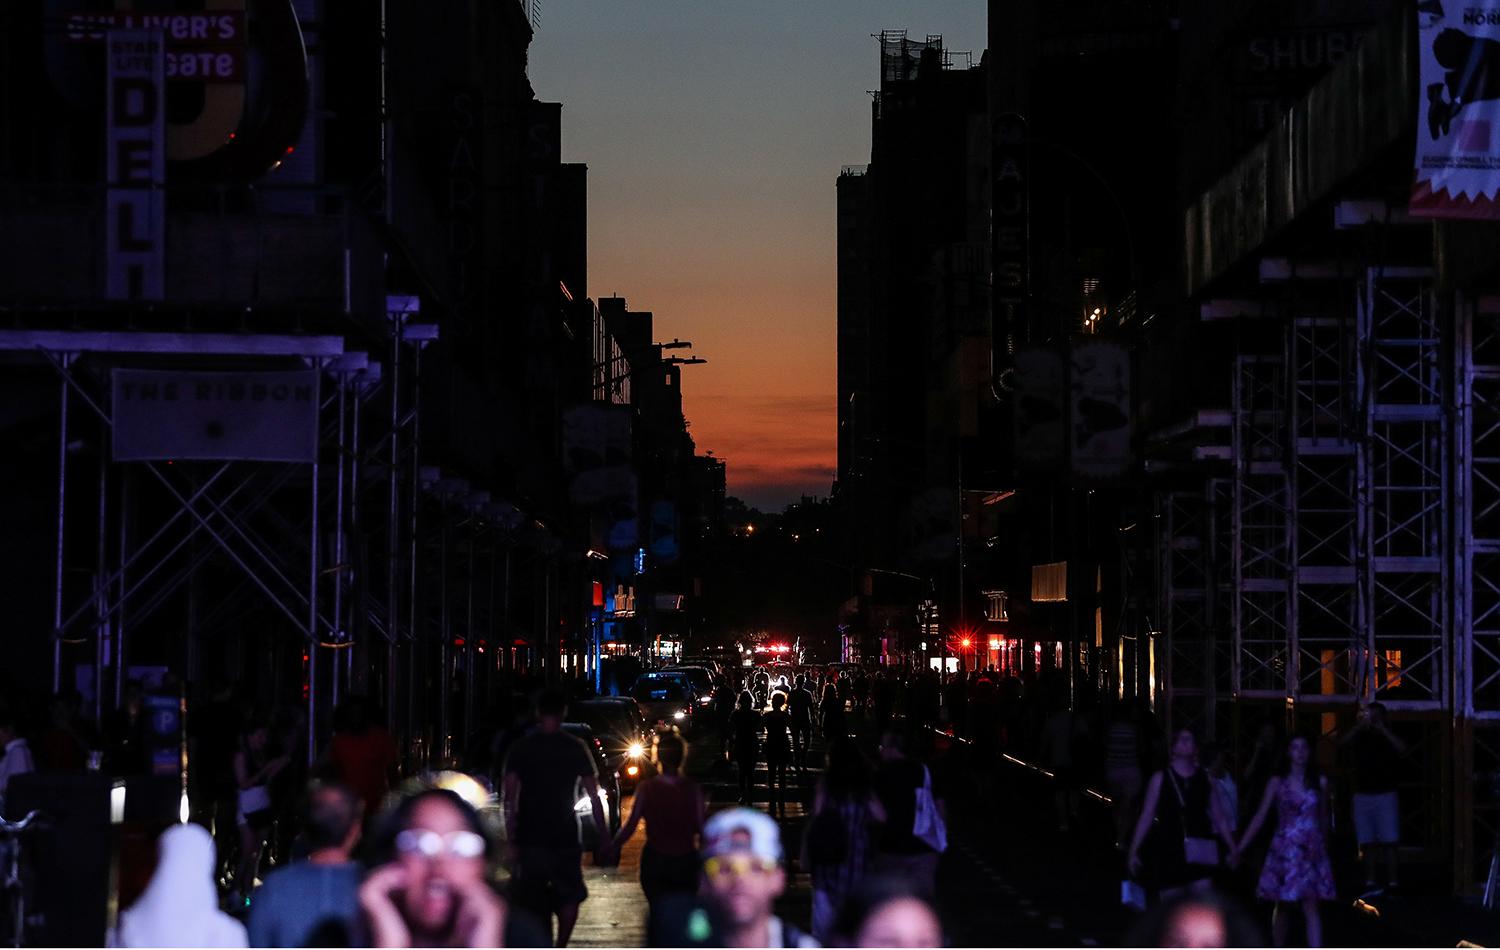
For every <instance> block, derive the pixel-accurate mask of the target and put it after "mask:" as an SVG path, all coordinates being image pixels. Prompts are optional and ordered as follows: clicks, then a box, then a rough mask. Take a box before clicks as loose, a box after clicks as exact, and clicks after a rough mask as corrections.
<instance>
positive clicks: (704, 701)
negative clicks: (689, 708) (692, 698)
mask: <svg viewBox="0 0 1500 950" xmlns="http://www.w3.org/2000/svg"><path fill="white" fill-rule="evenodd" d="M713 701H714V698H713V697H712V696H699V697H698V703H699V704H700V705H703V706H707V705H708V704H709V703H711V702H713Z"/></svg>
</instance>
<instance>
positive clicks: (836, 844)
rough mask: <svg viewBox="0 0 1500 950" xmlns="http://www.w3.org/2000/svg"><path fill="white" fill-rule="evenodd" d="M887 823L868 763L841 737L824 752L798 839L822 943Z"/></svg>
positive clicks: (855, 746) (829, 936)
mask: <svg viewBox="0 0 1500 950" xmlns="http://www.w3.org/2000/svg"><path fill="white" fill-rule="evenodd" d="M885 820H886V814H885V808H884V806H882V805H881V803H880V796H879V795H878V794H876V791H875V782H874V776H873V775H872V773H871V770H870V764H869V763H868V762H866V761H865V757H864V754H863V753H862V752H860V749H859V745H858V744H857V743H856V742H855V741H854V740H853V739H852V738H850V737H848V736H843V737H841V738H839V739H838V740H836V741H835V742H834V744H833V745H832V746H831V747H830V748H829V750H828V768H827V770H826V771H825V772H824V773H823V777H822V778H821V779H820V780H819V781H818V787H817V791H816V792H815V793H814V796H813V814H812V820H811V821H810V822H809V823H808V826H807V831H806V832H805V833H804V834H803V837H802V848H803V861H802V864H803V866H804V867H807V868H809V869H811V872H812V874H811V877H812V891H813V909H812V932H813V936H814V937H815V938H817V940H818V941H819V942H820V943H824V944H827V943H829V942H830V941H831V940H833V939H834V925H835V922H836V918H837V917H838V914H839V911H840V908H842V907H843V906H844V903H845V901H846V900H847V899H848V898H849V895H850V894H852V893H853V892H854V890H855V888H856V887H857V886H858V885H859V884H860V882H862V881H863V880H864V878H865V874H866V871H867V869H868V864H869V860H870V857H871V854H870V852H871V850H872V849H871V845H872V839H873V836H874V833H875V829H876V826H878V825H881V824H883V823H884V822H885Z"/></svg>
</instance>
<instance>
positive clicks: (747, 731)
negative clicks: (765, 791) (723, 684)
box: [729, 690, 760, 805]
mask: <svg viewBox="0 0 1500 950" xmlns="http://www.w3.org/2000/svg"><path fill="white" fill-rule="evenodd" d="M729 725H730V731H731V732H733V733H734V760H735V763H736V764H737V765H738V766H739V773H740V799H739V801H740V804H741V805H748V804H750V794H751V792H752V790H753V789H754V787H755V763H756V762H757V761H758V760H759V759H760V711H759V710H757V709H756V708H755V697H754V696H753V695H752V694H751V693H750V691H749V690H746V691H745V692H743V693H741V694H740V705H739V708H738V709H736V710H735V711H734V713H733V715H731V716H730V723H729Z"/></svg>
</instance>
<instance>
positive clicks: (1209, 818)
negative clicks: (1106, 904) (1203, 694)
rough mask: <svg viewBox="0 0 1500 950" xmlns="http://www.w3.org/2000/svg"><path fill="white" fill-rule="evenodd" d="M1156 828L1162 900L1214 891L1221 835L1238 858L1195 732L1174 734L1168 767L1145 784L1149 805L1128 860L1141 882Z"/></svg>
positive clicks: (1144, 808)
mask: <svg viewBox="0 0 1500 950" xmlns="http://www.w3.org/2000/svg"><path fill="white" fill-rule="evenodd" d="M1153 826H1154V827H1156V828H1157V829H1158V831H1157V835H1156V839H1155V853H1156V860H1155V862H1154V864H1155V868H1154V872H1155V873H1154V875H1153V876H1154V879H1155V884H1156V887H1157V890H1158V891H1159V893H1160V896H1161V898H1162V899H1163V900H1172V899H1175V898H1177V897H1181V896H1183V895H1185V894H1187V893H1189V892H1194V893H1202V892H1206V891H1207V890H1208V889H1209V887H1210V880H1211V878H1212V876H1213V874H1214V871H1215V869H1216V868H1217V867H1218V866H1219V863H1220V855H1219V851H1218V846H1217V844H1216V842H1215V838H1216V837H1217V839H1218V840H1219V841H1222V842H1223V843H1224V846H1225V851H1226V853H1231V854H1234V855H1236V857H1237V856H1238V851H1237V848H1236V842H1235V840H1234V834H1233V831H1232V830H1231V829H1230V825H1229V821H1228V816H1226V815H1225V814H1224V812H1223V806H1221V805H1220V804H1219V800H1218V798H1217V797H1216V796H1215V795H1214V794H1213V789H1212V787H1211V786H1210V784H1209V780H1208V774H1207V773H1205V772H1204V771H1203V769H1201V768H1199V766H1198V739H1197V736H1195V735H1194V734H1193V731H1192V730H1191V729H1178V730H1176V731H1175V732H1173V734H1172V744H1171V758H1170V760H1169V761H1168V762H1167V767H1166V768H1164V769H1162V770H1161V771H1160V772H1157V773H1156V774H1154V775H1152V776H1151V779H1150V781H1148V782H1147V783H1146V798H1145V802H1144V803H1143V804H1142V806H1141V816H1140V820H1139V821H1137V822H1136V826H1135V834H1134V836H1133V837H1132V838H1131V841H1130V850H1129V853H1128V856H1127V859H1126V865H1127V867H1128V868H1129V869H1130V873H1131V874H1132V875H1134V876H1136V877H1137V878H1139V877H1140V875H1141V873H1142V871H1143V870H1144V866H1143V865H1142V863H1141V857H1140V853H1141V846H1142V845H1143V844H1144V843H1145V841H1146V836H1147V835H1148V834H1150V833H1151V830H1152V828H1153Z"/></svg>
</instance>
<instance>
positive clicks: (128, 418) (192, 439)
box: [111, 369, 318, 462]
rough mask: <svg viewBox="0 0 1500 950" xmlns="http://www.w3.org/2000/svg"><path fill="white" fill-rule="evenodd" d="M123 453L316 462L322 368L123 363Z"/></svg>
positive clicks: (119, 406) (117, 403)
mask: <svg viewBox="0 0 1500 950" xmlns="http://www.w3.org/2000/svg"><path fill="white" fill-rule="evenodd" d="M111 381H112V386H111V388H112V390H113V394H114V439H113V442H114V444H113V449H114V458H115V460H116V461H122V462H125V461H146V460H152V459H211V460H218V461H256V462H311V461H313V460H314V459H315V458H316V457H317V451H318V374H317V373H316V372H313V371H309V370H294V371H291V372H266V373H260V372H234V373H188V372H170V371H157V370H133V369H117V370H115V371H114V372H113V374H112V376H111Z"/></svg>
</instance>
